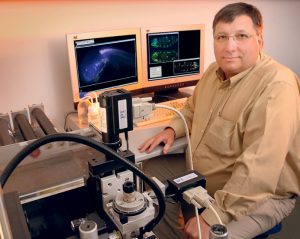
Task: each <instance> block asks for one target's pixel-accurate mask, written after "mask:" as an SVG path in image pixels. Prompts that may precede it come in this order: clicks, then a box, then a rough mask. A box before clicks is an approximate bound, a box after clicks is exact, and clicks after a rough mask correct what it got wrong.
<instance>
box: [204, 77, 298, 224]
mask: <svg viewBox="0 0 300 239" xmlns="http://www.w3.org/2000/svg"><path fill="white" fill-rule="evenodd" d="M299 107H300V103H299V91H298V89H297V87H296V88H295V85H291V84H289V83H286V82H276V83H274V84H272V85H271V86H269V87H268V88H267V89H266V90H265V92H264V93H263V95H261V96H260V99H258V100H257V102H256V103H255V105H254V107H253V109H252V112H251V113H250V115H249V118H248V121H247V126H246V130H245V133H244V138H243V148H244V151H243V153H242V154H241V155H240V156H239V157H238V158H237V160H236V163H235V165H234V168H233V172H232V176H231V178H230V179H229V180H228V181H227V183H226V184H225V186H224V188H223V189H222V190H218V191H217V192H216V193H215V195H214V196H215V200H216V201H215V204H214V205H213V206H214V208H215V209H216V211H217V212H218V213H219V214H220V216H221V218H222V220H223V222H224V223H228V222H230V221H231V220H232V219H237V218H238V217H239V216H242V215H245V214H247V213H249V212H250V211H251V210H254V209H255V208H256V207H258V206H259V205H260V204H261V203H263V202H264V201H266V200H268V199H269V198H272V197H275V194H276V193H277V192H276V190H277V184H278V181H279V178H280V176H281V173H282V170H283V167H284V163H285V159H286V156H287V154H288V151H289V148H290V146H291V144H292V142H293V140H294V137H295V135H296V132H297V129H298V127H299V117H300V113H299ZM262 116H263V117H262ZM285 193H286V192H282V195H280V196H281V197H284V196H287V195H284V194H285ZM280 196H278V197H280ZM203 217H204V219H205V220H206V221H207V222H208V223H209V224H214V223H215V222H216V220H215V217H214V215H213V214H212V213H211V212H209V210H205V211H204V213H203Z"/></svg>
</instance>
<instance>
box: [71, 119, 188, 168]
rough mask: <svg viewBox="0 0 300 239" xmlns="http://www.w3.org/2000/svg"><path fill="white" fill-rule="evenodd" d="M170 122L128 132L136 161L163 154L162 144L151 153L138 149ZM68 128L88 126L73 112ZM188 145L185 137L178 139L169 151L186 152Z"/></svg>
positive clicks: (123, 147)
mask: <svg viewBox="0 0 300 239" xmlns="http://www.w3.org/2000/svg"><path fill="white" fill-rule="evenodd" d="M167 123H168V122H161V123H158V124H155V125H148V126H143V127H137V128H134V130H133V131H130V132H129V133H128V135H129V149H130V150H131V151H132V152H133V153H134V154H135V160H136V162H137V163H138V162H142V161H144V160H146V159H150V158H153V157H157V156H159V155H161V154H162V146H158V147H156V148H155V149H154V150H153V151H152V152H151V153H140V152H139V150H138V146H140V145H141V144H142V143H143V142H145V141H146V140H147V139H148V138H150V137H152V136H154V135H155V134H157V133H158V132H160V131H161V130H163V129H164V128H165V127H166V125H167ZM66 125H67V129H68V130H71V131H73V130H77V129H80V128H85V127H87V126H86V125H81V126H80V125H79V121H78V117H77V115H76V114H72V115H70V116H69V117H68V119H67V124H66ZM120 138H121V139H122V142H126V141H125V138H124V134H120ZM186 145H187V140H186V138H185V137H182V138H179V139H176V140H175V142H174V144H173V145H172V147H171V149H170V151H169V153H170V154H171V153H172V154H174V153H183V152H185V148H186ZM125 147H126V145H124V144H123V145H122V147H121V149H123V150H124V149H125Z"/></svg>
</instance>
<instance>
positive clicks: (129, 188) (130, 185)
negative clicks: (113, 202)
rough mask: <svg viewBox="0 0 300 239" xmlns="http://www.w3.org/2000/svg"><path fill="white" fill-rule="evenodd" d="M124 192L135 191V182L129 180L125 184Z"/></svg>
mask: <svg viewBox="0 0 300 239" xmlns="http://www.w3.org/2000/svg"><path fill="white" fill-rule="evenodd" d="M123 192H124V193H133V192H134V183H133V182H131V181H127V182H125V183H124V184H123Z"/></svg>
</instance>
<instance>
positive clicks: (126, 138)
mask: <svg viewBox="0 0 300 239" xmlns="http://www.w3.org/2000/svg"><path fill="white" fill-rule="evenodd" d="M124 135H125V140H126V148H127V151H128V150H129V139H128V131H125V132H124Z"/></svg>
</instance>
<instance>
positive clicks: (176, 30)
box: [141, 24, 204, 93]
mask: <svg viewBox="0 0 300 239" xmlns="http://www.w3.org/2000/svg"><path fill="white" fill-rule="evenodd" d="M141 40H142V65H143V90H144V92H154V93H155V92H157V91H165V90H172V89H178V88H181V87H186V86H192V85H195V84H196V83H197V82H198V80H199V79H200V78H201V76H202V74H203V66H204V64H203V59H204V57H203V56H204V25H198V24H197V25H181V26H168V27H148V28H142V29H141Z"/></svg>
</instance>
